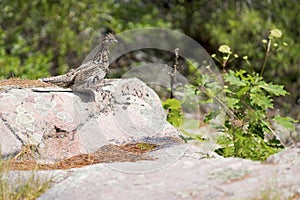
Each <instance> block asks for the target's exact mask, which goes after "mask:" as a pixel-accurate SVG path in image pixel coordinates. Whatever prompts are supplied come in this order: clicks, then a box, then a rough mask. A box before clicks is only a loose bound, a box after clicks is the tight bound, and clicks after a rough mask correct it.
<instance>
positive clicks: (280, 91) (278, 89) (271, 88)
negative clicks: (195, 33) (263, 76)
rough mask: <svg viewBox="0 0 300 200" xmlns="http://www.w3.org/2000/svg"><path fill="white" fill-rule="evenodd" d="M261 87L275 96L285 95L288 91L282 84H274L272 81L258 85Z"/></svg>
mask: <svg viewBox="0 0 300 200" xmlns="http://www.w3.org/2000/svg"><path fill="white" fill-rule="evenodd" d="M260 87H261V88H263V89H264V90H266V91H267V92H269V93H270V94H274V95H275V96H281V95H282V96H285V95H286V94H288V92H287V91H286V90H285V89H284V88H283V87H284V86H283V85H274V84H273V83H269V84H267V83H265V84H262V85H260Z"/></svg>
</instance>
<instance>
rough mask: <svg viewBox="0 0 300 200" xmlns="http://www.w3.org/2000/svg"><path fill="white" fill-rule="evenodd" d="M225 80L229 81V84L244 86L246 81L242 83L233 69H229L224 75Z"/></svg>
mask: <svg viewBox="0 0 300 200" xmlns="http://www.w3.org/2000/svg"><path fill="white" fill-rule="evenodd" d="M224 78H225V81H227V82H229V83H230V84H231V85H236V86H246V83H244V82H243V81H242V80H240V78H239V77H237V76H236V75H235V73H234V72H233V71H231V70H230V71H229V73H228V74H225V75H224Z"/></svg>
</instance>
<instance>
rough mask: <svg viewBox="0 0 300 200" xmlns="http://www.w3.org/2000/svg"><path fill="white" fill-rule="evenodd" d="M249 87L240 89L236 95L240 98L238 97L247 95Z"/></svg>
mask: <svg viewBox="0 0 300 200" xmlns="http://www.w3.org/2000/svg"><path fill="white" fill-rule="evenodd" d="M249 89H250V88H249V87H248V86H246V87H243V88H242V89H240V90H239V91H238V92H237V93H236V95H237V96H238V97H242V96H243V95H244V94H245V93H247V92H248V91H249Z"/></svg>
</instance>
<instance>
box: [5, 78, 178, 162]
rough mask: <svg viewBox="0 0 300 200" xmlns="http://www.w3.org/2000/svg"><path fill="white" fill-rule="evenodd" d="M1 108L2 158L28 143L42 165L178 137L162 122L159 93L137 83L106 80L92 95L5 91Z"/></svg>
mask: <svg viewBox="0 0 300 200" xmlns="http://www.w3.org/2000/svg"><path fill="white" fill-rule="evenodd" d="M37 91H40V92H37ZM0 109H1V119H2V124H1V126H0V138H1V146H2V155H13V154H16V153H17V151H19V150H20V146H21V145H20V144H23V145H26V144H31V145H35V146H36V147H37V152H38V153H39V155H37V157H36V159H38V160H39V162H43V163H49V162H55V161H58V160H61V159H63V158H68V157H71V156H74V155H78V154H82V153H90V152H93V151H95V150H97V149H98V148H99V147H101V146H104V145H107V144H119V143H124V142H130V141H142V140H144V139H146V138H164V137H166V136H174V137H178V135H179V132H178V131H177V130H176V129H175V128H174V127H172V126H171V125H170V124H168V123H167V122H166V114H165V112H164V110H163V108H162V106H161V102H160V99H159V97H158V96H157V94H156V93H155V92H154V91H153V90H152V89H151V88H149V87H148V86H147V85H146V84H144V83H143V82H141V81H140V80H138V79H135V78H133V79H122V80H121V79H120V80H119V79H115V80H104V81H103V83H102V84H101V85H100V86H99V88H97V90H95V91H91V92H90V93H73V92H70V91H66V92H63V91H60V90H59V89H57V88H52V89H51V88H50V89H48V90H47V89H41V90H39V89H38V88H35V89H34V91H32V90H31V89H30V88H27V89H15V88H12V89H6V92H3V93H1V95H0ZM4 123H5V125H3V124H4ZM8 127H9V129H8Z"/></svg>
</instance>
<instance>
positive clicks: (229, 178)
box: [15, 144, 300, 200]
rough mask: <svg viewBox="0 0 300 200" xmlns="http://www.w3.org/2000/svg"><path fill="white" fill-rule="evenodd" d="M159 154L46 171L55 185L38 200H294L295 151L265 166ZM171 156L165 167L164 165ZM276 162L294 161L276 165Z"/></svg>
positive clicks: (192, 150) (192, 151)
mask: <svg viewBox="0 0 300 200" xmlns="http://www.w3.org/2000/svg"><path fill="white" fill-rule="evenodd" d="M179 149H181V150H184V152H185V153H184V154H183V155H181V156H179V155H178V150H179ZM165 151H166V149H164V150H163V149H161V150H157V151H156V152H155V153H156V155H158V154H159V155H165V156H163V157H164V158H162V160H161V159H157V160H153V161H138V162H122V163H105V164H96V165H91V166H87V167H84V168H80V169H71V170H66V171H52V172H51V173H52V175H53V177H54V180H57V181H56V183H55V184H54V186H53V187H52V188H51V189H50V190H48V191H47V192H46V193H44V194H43V195H42V196H40V197H39V198H38V199H41V200H42V199H45V200H46V199H47V200H48V199H65V200H68V199H70V200H71V199H137V200H140V199H205V200H206V199H208V200H209V199H220V200H221V199H230V200H231V199H232V200H236V199H300V173H299V170H300V158H299V155H300V149H288V150H285V151H283V152H281V153H280V154H278V155H273V156H271V157H270V158H269V159H268V161H267V162H266V163H260V162H254V161H250V160H244V159H238V158H227V159H224V158H222V157H218V156H214V155H210V156H212V157H211V158H207V156H204V155H203V154H201V149H200V148H198V147H195V146H190V145H185V144H181V145H178V146H174V148H173V147H170V148H169V149H168V150H167V151H168V154H167V156H166V154H165V153H166V152H165ZM153 153H154V152H153ZM199 153H200V154H199ZM174 156H175V157H176V158H177V159H176V160H175V161H174V162H172V163H171V164H168V165H165V163H164V159H167V157H171V159H174ZM281 157H289V158H291V157H293V158H295V159H292V160H290V159H288V160H285V162H278V161H277V160H279V159H280V158H281ZM15 173H16V172H15ZM40 173H41V174H40V175H41V176H45V174H44V173H45V172H40ZM51 173H50V174H51ZM55 177H56V178H55Z"/></svg>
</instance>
